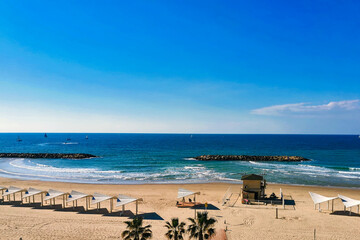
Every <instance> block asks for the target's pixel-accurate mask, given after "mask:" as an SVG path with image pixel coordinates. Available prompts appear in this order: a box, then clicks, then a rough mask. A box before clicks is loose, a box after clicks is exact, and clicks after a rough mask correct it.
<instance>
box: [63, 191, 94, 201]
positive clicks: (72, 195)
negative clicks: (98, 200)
mask: <svg viewBox="0 0 360 240" xmlns="http://www.w3.org/2000/svg"><path fill="white" fill-rule="evenodd" d="M90 196H91V195H88V194H85V193H81V192H78V191H74V190H72V191H71V193H70V195H69V196H68V199H67V201H66V202H73V201H76V200H79V199H81V198H85V197H90Z"/></svg>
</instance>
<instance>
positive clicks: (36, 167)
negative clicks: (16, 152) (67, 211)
mask: <svg viewBox="0 0 360 240" xmlns="http://www.w3.org/2000/svg"><path fill="white" fill-rule="evenodd" d="M25 161H27V163H28V164H26V163H25ZM9 164H10V165H11V166H13V167H15V168H22V169H27V170H32V171H39V172H56V173H95V174H96V173H121V172H122V171H113V170H109V171H102V170H98V169H95V168H58V167H53V166H49V165H45V164H40V163H33V162H31V161H30V160H25V159H16V160H14V161H11V162H10V163H9ZM29 164H30V165H29Z"/></svg>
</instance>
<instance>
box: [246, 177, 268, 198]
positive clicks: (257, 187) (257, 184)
mask: <svg viewBox="0 0 360 240" xmlns="http://www.w3.org/2000/svg"><path fill="white" fill-rule="evenodd" d="M241 180H242V181H243V187H242V202H243V203H245V202H247V201H249V200H258V199H262V198H265V188H266V180H265V179H264V177H263V176H261V175H256V174H249V175H244V176H242V177H241Z"/></svg>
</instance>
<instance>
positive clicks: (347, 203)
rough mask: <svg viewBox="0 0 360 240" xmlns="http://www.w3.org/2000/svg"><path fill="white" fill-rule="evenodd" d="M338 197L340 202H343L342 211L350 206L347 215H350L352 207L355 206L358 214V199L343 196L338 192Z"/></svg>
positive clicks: (359, 203) (359, 202)
mask: <svg viewBox="0 0 360 240" xmlns="http://www.w3.org/2000/svg"><path fill="white" fill-rule="evenodd" d="M339 198H340V199H341V201H342V203H343V204H344V211H346V208H350V211H349V215H351V211H352V207H355V206H357V209H358V214H359V205H360V201H359V200H355V199H352V198H349V197H345V196H343V195H340V194H339Z"/></svg>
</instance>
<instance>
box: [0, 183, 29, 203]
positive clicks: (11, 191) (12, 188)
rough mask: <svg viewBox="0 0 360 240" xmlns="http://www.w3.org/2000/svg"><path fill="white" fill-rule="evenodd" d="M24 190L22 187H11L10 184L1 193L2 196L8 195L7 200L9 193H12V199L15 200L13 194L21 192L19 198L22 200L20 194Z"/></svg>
mask: <svg viewBox="0 0 360 240" xmlns="http://www.w3.org/2000/svg"><path fill="white" fill-rule="evenodd" d="M24 191H26V190H25V189H23V188H18V187H13V186H10V187H9V188H7V189H6V190H5V191H4V193H3V194H2V196H3V197H5V196H8V200H9V201H10V195H13V197H14V201H15V194H16V193H20V194H21V200H22V194H23V192H24Z"/></svg>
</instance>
